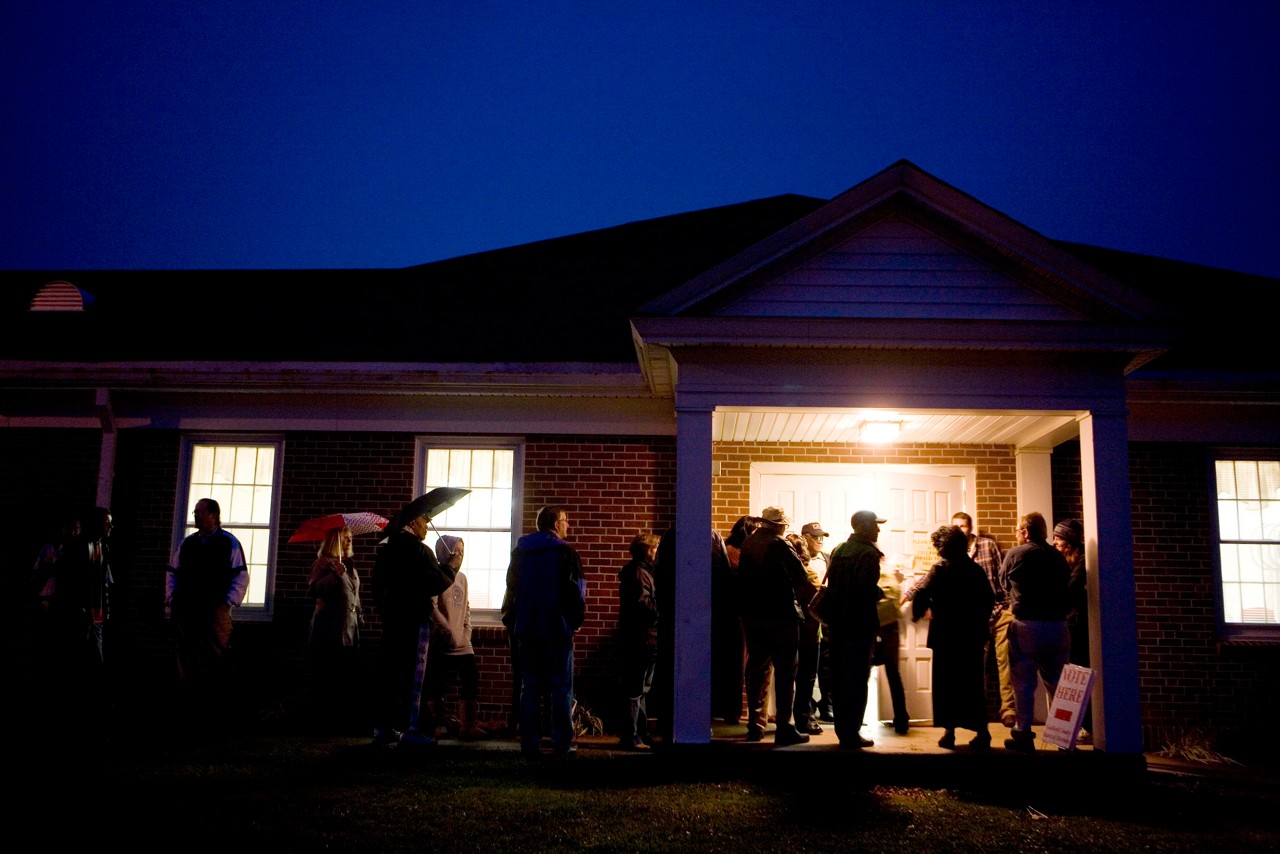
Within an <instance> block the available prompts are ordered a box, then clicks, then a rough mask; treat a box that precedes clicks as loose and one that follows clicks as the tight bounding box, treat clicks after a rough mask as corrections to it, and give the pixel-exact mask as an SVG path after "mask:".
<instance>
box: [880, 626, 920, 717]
mask: <svg viewBox="0 0 1280 854" xmlns="http://www.w3.org/2000/svg"><path fill="white" fill-rule="evenodd" d="M901 646H902V640H901V635H900V630H899V628H898V624H897V623H890V624H889V625H887V626H881V627H880V634H879V639H878V640H877V641H876V658H877V659H879V661H880V664H882V665H884V678H885V681H886V682H887V683H888V684H889V698H890V699H891V700H892V701H893V725H894V726H895V727H899V728H900V727H904V726H906V725H907V723H908V722H909V721H910V720H911V715H910V714H908V713H907V692H906V688H905V687H904V686H903V684H902V674H901V673H900V672H899V671H898V650H899V648H900V647H901Z"/></svg>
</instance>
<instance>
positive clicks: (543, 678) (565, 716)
mask: <svg viewBox="0 0 1280 854" xmlns="http://www.w3.org/2000/svg"><path fill="white" fill-rule="evenodd" d="M518 640H519V647H520V747H521V749H522V750H523V751H525V752H526V753H534V752H537V751H538V749H539V747H540V745H541V743H542V728H541V725H542V698H543V695H545V694H550V698H551V699H550V706H549V707H548V716H549V717H550V718H551V747H552V749H553V750H556V751H565V750H568V749H569V748H570V747H571V746H572V745H573V637H572V636H570V637H564V638H530V637H521V638H519V639H518Z"/></svg>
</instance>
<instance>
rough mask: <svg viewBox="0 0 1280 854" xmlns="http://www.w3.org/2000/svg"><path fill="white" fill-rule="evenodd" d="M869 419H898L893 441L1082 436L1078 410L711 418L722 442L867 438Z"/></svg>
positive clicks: (815, 412) (807, 412)
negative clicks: (1080, 434) (865, 425)
mask: <svg viewBox="0 0 1280 854" xmlns="http://www.w3.org/2000/svg"><path fill="white" fill-rule="evenodd" d="M867 422H891V423H899V424H900V425H901V426H900V432H899V433H898V435H897V437H896V438H894V439H892V440H891V441H892V443H893V444H899V445H901V444H915V443H919V444H925V443H928V444H964V445H1015V446H1017V447H1052V446H1054V445H1056V444H1059V443H1061V442H1063V441H1065V440H1067V439H1070V438H1073V437H1074V436H1076V435H1078V433H1079V429H1078V426H1077V421H1076V415H1075V413H1063V412H1058V413H1052V412H987V411H983V412H975V411H972V410H887V409H785V408H745V407H742V408H737V407H721V408H718V409H717V410H716V411H715V412H714V414H713V416H712V428H711V429H712V437H713V438H714V440H715V441H719V442H833V443H857V442H865V441H866V440H865V439H863V437H862V430H863V425H864V424H865V423H867Z"/></svg>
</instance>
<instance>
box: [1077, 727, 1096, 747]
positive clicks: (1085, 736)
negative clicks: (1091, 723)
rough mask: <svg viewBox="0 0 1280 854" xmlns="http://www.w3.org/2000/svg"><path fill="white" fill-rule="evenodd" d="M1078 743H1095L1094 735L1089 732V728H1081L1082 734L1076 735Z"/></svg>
mask: <svg viewBox="0 0 1280 854" xmlns="http://www.w3.org/2000/svg"><path fill="white" fill-rule="evenodd" d="M1076 744H1093V736H1092V735H1090V734H1089V730H1087V729H1082V730H1080V734H1079V735H1077V736H1076Z"/></svg>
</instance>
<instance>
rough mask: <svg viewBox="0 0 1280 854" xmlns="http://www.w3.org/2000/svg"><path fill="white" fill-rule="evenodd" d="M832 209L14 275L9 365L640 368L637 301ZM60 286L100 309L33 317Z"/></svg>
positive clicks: (745, 209)
mask: <svg viewBox="0 0 1280 854" xmlns="http://www.w3.org/2000/svg"><path fill="white" fill-rule="evenodd" d="M824 204H826V201H825V200H823V199H815V198H810V197H807V196H797V195H784V196H775V197H772V198H767V199H758V200H756V201H751V202H744V203H741V204H736V205H727V206H724V207H718V208H710V209H707V210H701V211H693V212H691V213H684V214H676V215H674V216H666V217H660V218H658V219H650V220H642V221H639V222H633V223H628V224H626V225H620V226H616V227H614V228H605V229H600V230H598V231H590V232H585V233H582V234H575V235H570V236H568V237H561V238H556V239H552V240H543V241H538V242H536V243H528V244H524V245H521V246H513V247H509V248H506V249H497V250H493V251H490V252H481V253H477V254H474V255H465V256H462V257H459V258H451V259H448V260H444V261H438V262H435V263H432V264H423V265H421V266H417V267H408V268H403V269H393V270H268V271H249V270H195V271H167V270H147V271H70V272H66V271H33V272H9V273H4V274H3V276H4V277H5V279H6V280H7V281H8V282H9V286H8V287H7V288H5V289H4V295H3V300H4V302H3V304H2V305H3V307H2V309H0V310H3V312H4V313H5V314H6V315H8V316H9V317H10V323H9V324H7V325H10V326H14V325H16V326H17V327H18V328H19V334H18V335H16V336H14V335H9V336H3V340H2V341H0V358H6V359H68V360H73V361H74V360H94V361H116V360H186V359H202V360H236V361H239V360H253V361H338V362H340V361H369V362H383V361H410V362H544V361H546V362H554V361H585V362H634V361H635V349H634V345H633V344H632V341H631V329H630V326H629V324H628V320H629V318H630V317H631V315H632V314H633V313H634V311H635V309H636V308H637V307H639V306H641V305H643V304H645V303H646V302H648V301H649V300H651V299H652V298H654V297H655V296H657V295H659V294H661V293H664V292H665V291H668V290H670V289H671V288H674V287H675V286H676V285H678V284H680V283H682V282H684V281H686V280H688V279H691V278H693V277H694V276H696V275H697V274H699V273H701V272H703V271H704V270H706V269H708V268H709V267H712V266H714V265H715V264H717V263H719V262H720V261H722V260H724V259H726V258H729V257H731V256H733V255H735V254H737V253H738V252H741V251H742V250H744V249H746V248H747V247H748V246H751V245H752V244H754V243H756V242H758V241H759V240H762V239H763V238H765V237H767V236H768V235H770V234H772V233H774V232H775V231H778V230H779V229H781V228H783V227H785V226H786V225H788V224H790V223H792V222H794V221H795V220H797V219H799V218H800V217H802V216H804V215H806V214H808V213H811V212H812V211H814V210H816V209H818V208H819V207H821V206H823V205H824ZM57 279H65V280H67V281H70V282H71V283H73V284H75V285H77V286H78V287H80V288H82V289H83V290H85V291H88V292H89V293H91V294H93V296H94V298H95V301H94V303H93V305H92V306H91V307H90V308H89V309H87V310H86V311H85V312H83V313H82V314H70V313H29V312H27V310H26V309H27V306H28V305H29V304H30V301H31V298H32V296H33V295H34V294H35V293H36V292H37V291H38V290H39V289H40V287H41V286H42V285H44V284H45V283H46V282H49V281H52V280H57ZM237 307H239V308H244V309H247V310H246V311H243V312H241V313H239V314H237V313H236V312H234V311H233V309H235V308H237ZM15 313H16V314H17V316H16V317H15ZM15 321H16V323H15Z"/></svg>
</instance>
